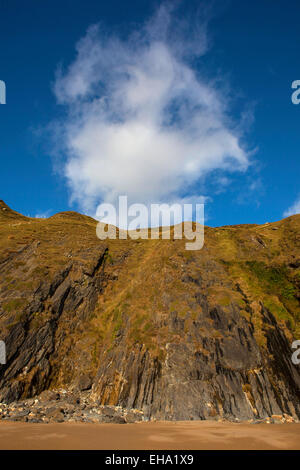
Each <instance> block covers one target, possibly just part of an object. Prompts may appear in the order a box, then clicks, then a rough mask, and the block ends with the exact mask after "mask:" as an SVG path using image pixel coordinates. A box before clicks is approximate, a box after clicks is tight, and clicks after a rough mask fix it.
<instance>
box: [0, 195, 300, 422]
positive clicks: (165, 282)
mask: <svg viewBox="0 0 300 470" xmlns="http://www.w3.org/2000/svg"><path fill="white" fill-rule="evenodd" d="M0 279H1V280H0V339H1V340H4V341H5V343H6V347H7V364H5V365H2V366H1V365H0V402H1V401H2V402H5V403H10V402H12V401H16V400H24V399H27V398H30V397H34V396H36V395H39V394H40V393H41V392H43V391H45V390H48V389H64V390H67V391H69V392H70V393H71V392H72V393H76V392H79V391H81V393H83V392H84V393H87V394H88V397H89V400H91V402H93V403H94V404H96V406H104V405H105V406H107V405H114V406H121V407H122V409H138V410H141V411H142V412H143V413H144V416H145V417H146V418H150V419H151V418H157V419H169V420H172V419H218V418H222V417H223V418H225V419H232V418H238V419H260V418H265V417H267V416H271V415H278V414H283V413H286V414H288V415H291V416H293V417H294V418H299V417H300V403H299V398H300V373H299V372H300V369H299V366H295V365H293V364H292V361H291V356H292V352H293V351H292V350H291V344H292V342H293V340H294V339H300V321H299V320H300V303H299V299H300V289H299V287H300V216H294V217H289V218H287V219H285V220H282V221H280V222H277V223H273V224H265V225H262V226H258V225H251V226H250V225H248V226H247V225H243V226H230V227H221V228H214V229H212V228H208V227H207V228H206V230H205V245H204V248H203V249H202V250H200V251H194V252H189V251H186V250H185V247H184V240H172V239H171V240H136V241H133V240H111V241H105V242H103V241H100V240H99V239H97V237H96V222H95V221H94V220H93V219H90V218H89V217H86V216H82V215H79V214H77V213H73V212H66V213H61V214H57V215H55V216H53V217H50V218H49V219H32V218H27V217H23V216H21V215H20V214H17V213H16V212H14V211H12V210H11V209H9V208H8V207H7V206H6V205H5V204H4V203H3V202H1V203H0Z"/></svg>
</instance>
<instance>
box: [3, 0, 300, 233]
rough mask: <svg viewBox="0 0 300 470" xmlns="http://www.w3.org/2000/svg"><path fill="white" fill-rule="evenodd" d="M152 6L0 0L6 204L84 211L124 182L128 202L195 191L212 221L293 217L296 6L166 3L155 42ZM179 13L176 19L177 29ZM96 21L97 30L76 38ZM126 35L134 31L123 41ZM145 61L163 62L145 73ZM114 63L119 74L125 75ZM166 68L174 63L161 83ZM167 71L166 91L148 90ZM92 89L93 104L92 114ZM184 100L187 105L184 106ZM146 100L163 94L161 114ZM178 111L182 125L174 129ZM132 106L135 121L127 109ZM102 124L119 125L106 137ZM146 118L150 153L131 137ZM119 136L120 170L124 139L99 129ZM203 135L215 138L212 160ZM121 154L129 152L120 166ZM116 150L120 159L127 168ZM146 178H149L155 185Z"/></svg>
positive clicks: (298, 73)
mask: <svg viewBox="0 0 300 470" xmlns="http://www.w3.org/2000/svg"><path fill="white" fill-rule="evenodd" d="M160 5H161V3H160V2H151V1H150V0H147V1H145V0H138V1H126V2H124V1H117V0H111V1H110V2H104V1H92V0H85V1H82V0H72V1H68V0H61V1H59V2H58V1H55V0H52V1H48V0H44V1H43V2H37V1H35V0H27V2H26V3H25V2H21V1H20V0H19V1H17V0H7V1H5V0H4V1H2V2H1V15H0V41H1V47H0V79H1V80H4V81H5V83H6V86H7V104H6V105H0V137H1V139H0V155H1V176H0V178H1V192H0V198H1V199H3V200H5V201H6V203H7V204H9V205H10V206H11V207H12V208H14V209H15V210H17V211H19V212H21V213H23V214H26V215H36V214H45V215H52V214H53V213H56V212H59V211H63V210H79V211H81V212H82V211H85V212H88V213H90V214H91V213H93V210H94V208H95V207H96V206H97V204H99V203H100V202H101V201H102V200H105V201H113V198H114V197H115V196H116V194H117V193H118V192H121V193H125V192H126V188H130V191H131V200H132V201H134V202H135V201H136V202H142V201H143V198H144V199H145V201H146V202H149V201H152V200H153V199H155V198H156V196H157V199H156V200H154V201H153V202H160V201H168V200H170V202H172V201H173V200H180V199H182V198H189V197H191V198H193V200H195V198H196V199H197V197H198V198H199V197H201V196H204V197H206V198H207V204H206V214H207V216H208V219H207V223H208V224H209V225H212V226H216V225H225V224H239V223H264V222H266V221H275V220H279V219H281V218H282V217H283V214H284V213H286V212H287V211H288V209H289V208H291V207H292V206H293V205H294V206H295V208H296V209H295V210H294V211H296V212H297V207H296V205H295V204H296V203H297V201H298V200H299V199H300V189H299V173H300V172H299V170H300V159H299V125H300V105H299V106H295V105H293V104H292V102H291V94H292V89H291V84H292V82H293V81H294V80H297V79H300V63H299V52H300V41H299V39H300V31H299V13H300V4H299V3H298V2H296V1H291V0H290V1H283V0H277V1H276V2H274V1H272V0H259V1H258V0H257V1H253V0H252V1H248V0H243V1H242V2H241V1H240V0H231V1H227V2H224V1H221V0H220V1H218V0H217V1H215V2H208V1H207V2H203V7H206V8H203V9H201V11H200V13H199V15H198V16H197V15H195V12H196V7H197V6H198V5H199V1H193V0H189V1H185V2H179V7H178V9H177V10H176V9H175V11H173V12H171V13H170V15H169V16H168V19H169V20H170V23H171V33H170V34H169V33H168V32H166V33H165V36H164V35H162V33H161V32H160V31H158V32H157V28H156V26H155V25H157V24H158V25H160V23H159V21H156V20H153V21H152V23H151V21H150V23H149V18H151V17H152V18H153V15H155V11H157V9H158V8H159V6H160ZM207 7H209V8H207ZM195 18H198V19H197V21H198V23H197V21H195ZM182 19H184V21H185V24H183V27H182V30H181V29H180V30H178V20H182ZM155 21H156V22H155ZM99 22H100V23H101V26H100V29H98V30H91V29H90V30H89V32H88V33H87V30H88V28H90V27H91V25H95V24H97V23H99ZM147 22H148V23H147ZM189 22H192V23H193V24H192V25H191V28H189V27H186V26H187V25H188V26H189ZM145 23H146V24H147V25H148V33H147V34H149V36H147V39H146V40H144V33H143V31H144V30H143V29H142V28H143V25H145ZM162 23H163V21H162ZM149 24H150V26H149ZM172 25H173V26H172ZM184 26H185V28H184ZM155 28H156V29H155ZM176 28H177V29H176ZM158 29H159V28H158ZM134 31H138V32H139V33H140V34H139V35H138V36H137V37H134V39H131V40H130V41H131V42H128V37H130V35H131V34H132V33H133V32H134ZM149 31H150V32H149ZM177 32H178V34H177ZM113 37H114V38H115V40H116V41H117V42H116V44H117V45H116V44H115V45H113V44H112V43H113V42H114V40H113ZM83 38H85V39H83ZM116 38H117V39H116ZM174 38H175V41H174ZM80 40H81V42H80V43H78V41H80ZM143 41H144V42H143ZM141 43H142V44H141ZM174 43H176V47H175V46H174ZM157 44H158V45H159V44H160V46H157ZM76 45H77V46H76ZM76 47H77V51H78V50H79V51H80V54H81V55H79V56H78V54H77V53H76ZM174 47H175V48H174ZM197 48H199V51H197V54H195V51H196V49H197ZM150 49H151V51H152V52H151V54H150V55H149V54H148V52H147V51H149V50H150ZM90 50H93V51H97V54H99V57H98V58H97V61H96V63H93V64H92V66H93V67H92V68H91V73H90V75H88V74H87V72H84V73H82V70H83V68H84V67H86V70H87V69H88V68H89V67H90V66H91V61H93V57H92V56H91V54H90ZM106 53H107V56H106V55H105V54H106ZM114 54H115V55H114ZM111 56H113V59H112V58H111ZM151 60H154V61H155V60H156V61H159V60H162V62H163V65H162V68H161V69H159V70H157V71H155V74H156V75H154V72H153V67H154V68H155V67H156V62H154V66H153V64H152V62H151ZM105 61H106V62H105ZM128 63H130V72H129V74H130V73H131V71H132V70H133V72H132V76H131V78H130V80H129V81H128V80H127V81H126V79H125V78H124V77H123V75H126V74H127V75H126V76H128V71H126V74H125V71H124V68H125V67H126V66H127V64H128ZM141 63H142V65H141ZM166 63H167V64H168V65H170V64H171V65H172V66H173V64H174V63H176V74H175V75H176V77H175V78H174V76H173V75H174V74H173V72H172V73H171V72H170V68H169V67H168V68H166ZM150 64H152V68H151V67H150ZM171 65H170V66H171ZM59 69H60V70H61V72H60V74H58V72H57V71H58V70H59ZM120 69H121V70H120ZM160 70H161V72H160ZM147 71H149V76H148V75H147V73H148V72H147ZM169 72H170V74H171V75H170V76H169V75H168V74H169ZM185 72H186V73H185ZM159 73H161V76H159V77H158V75H157V74H159ZM191 73H192V74H193V77H194V78H193V80H191V79H190V75H191ZM183 75H184V77H185V78H183V81H185V85H186V89H185V92H184V95H182V94H178V91H176V93H177V94H176V93H175V92H174V88H172V87H174V86H175V87H177V88H176V90H177V89H178V86H179V85H180V77H182V76H183ZM141 76H142V78H140V77H141ZM137 77H139V78H137ZM168 77H169V78H170V77H171V78H170V79H172V80H173V82H172V83H175V85H170V87H171V88H168V89H167V91H165V90H164V89H163V91H161V90H162V87H164V85H165V81H166V80H167V79H168ZM178 77H179V78H178ZM78 80H81V81H83V83H81V81H80V87H81V88H80V87H79V88H78V86H79V85H78V83H79V81H78ZM139 80H140V81H139ZM148 83H150V84H151V86H152V85H153V83H154V85H153V86H154V89H155V93H154V95H155V96H157V97H158V103H154V104H155V107H153V106H154V105H153V106H152V100H151V103H150V104H149V103H148V101H145V100H146V99H147V97H145V90H147V86H148ZM134 84H137V86H140V87H141V93H140V94H139V95H137V91H136V88H135V89H134V91H132V90H131V88H132V87H133V88H134V86H133V85H134ZM112 85H115V87H114V88H112ZM119 85H120V89H122V90H126V93H127V92H128V96H129V95H130V97H129V98H128V100H129V101H128V100H127V101H124V100H122V106H124V109H125V108H126V109H125V111H124V110H123V111H122V113H121V111H120V113H119V111H118V109H116V108H115V107H114V106H118V105H116V104H115V105H114V106H113V105H111V103H119V101H118V99H119V97H118V96H117V91H116V89H115V88H116V87H117V86H119ZM76 87H77V88H76ZM82 87H83V88H82ZM155 87H157V88H155ZM70 90H73V92H72V94H71V92H70ZM160 93H161V94H160ZM180 93H181V92H180ZM105 94H107V97H108V99H107V102H106V103H105V109H103V106H104V105H103V106H102V105H101V108H99V107H98V106H99V99H100V98H101V97H103V96H104V95H105ZM141 95H142V98H141ZM170 96H171V97H172V98H170ZM194 97H195V99H196V101H197V100H198V101H199V103H200V104H199V109H197V110H195V109H194V108H193V98H194ZM211 97H212V98H211ZM140 98H141V99H142V101H141V105H140V104H138V105H137V104H136V100H137V99H140ZM159 99H161V100H164V99H166V100H169V101H167V102H168V104H169V105H170V106H169V108H170V109H169V111H168V114H166V110H165V109H164V110H163V111H162V105H161V102H160V101H159ZM209 100H211V102H210V101H209ZM154 101H155V100H154ZM208 101H209V103H208ZM144 103H146V104H145V106H143V104H144ZM182 103H183V104H184V105H185V109H186V110H187V111H185V114H184V113H183V114H182V116H183V118H184V119H185V122H184V123H183V122H182V123H181V124H180V123H178V122H179V121H176V120H177V111H176V110H177V108H178V107H179V108H180V106H181V104H182ZM176 106H177V107H176ZM145 110H146V111H147V112H146V111H145ZM170 110H171V111H170ZM180 110H181V108H180ZM148 111H149V112H148ZM180 112H181V111H180ZM99 113H100V114H101V113H102V114H101V116H100V117H99ZM189 113H192V114H193V121H192V124H191V125H190V126H189V127H187V124H186V121H188V116H189V115H190V114H189ZM206 113H207V115H208V116H209V119H208V121H209V126H210V127H209V126H208V129H207V132H206V133H205V132H204V131H203V132H201V133H200V134H199V132H198V131H197V132H196V131H195V129H194V127H195V125H196V124H195V123H197V122H198V123H199V126H200V127H201V126H202V127H201V128H203V127H205V126H206V120H205V119H204V120H203V115H204V116H206ZM132 114H134V115H135V116H136V121H134V120H132V119H131V118H129V117H128V116H129V115H132ZM166 116H168V119H169V121H168V126H166V124H165V120H166ZM170 116H171V118H170ZM182 116H181V117H182ZM214 118H216V121H217V124H216V123H215V122H213V121H214ZM130 119H131V120H130ZM116 121H117V122H118V123H120V122H122V125H120V126H118V128H117V129H118V130H117V133H116V134H114V132H115V130H116V127H114V126H115V123H116ZM124 121H125V122H124ZM158 121H159V123H160V124H159V125H158V124H157V123H158ZM162 121H164V122H163V124H162ZM83 123H87V125H86V126H85V127H84V126H83ZM139 123H142V128H141V129H140V128H139V127H138V129H137V127H136V126H137V124H139ZM148 124H149V129H150V130H151V136H153V138H152V141H151V142H153V148H152V145H151V146H150V147H151V148H150V150H149V145H146V144H145V142H147V138H146V137H145V138H144V139H142V143H141V146H140V147H139V148H138V149H137V148H136V140H138V139H134V136H135V135H137V136H138V138H139V136H140V135H142V136H144V133H146V134H147V130H148V128H147V126H148ZM83 127H84V130H83ZM216 127H217V128H218V132H216V131H215V129H216ZM212 129H213V134H212ZM111 132H112V133H111ZM128 132H129V134H128ZM124 133H125V134H126V135H129V139H127V140H126V142H128V148H127V147H126V153H124V155H123V154H122V162H123V163H124V162H125V163H124V166H120V161H119V160H118V157H117V156H116V152H117V155H118V152H119V153H120V152H121V153H122V152H125V150H124V145H123V144H122V145H121V148H117V149H116V148H115V146H114V147H113V148H112V144H111V141H109V144H107V142H108V140H109V136H111V135H116V136H117V141H118V142H123V140H122V139H123V136H124ZM99 134H101V139H100V138H99ZM211 135H212V138H211V139H210V140H209V139H208V136H210V137H211ZM203 136H204V137H203ZM220 136H221V137H220ZM131 139H133V141H134V142H132V141H131ZM180 139H181V140H180ZM235 139H236V140H235ZM87 140H88V144H87ZM143 142H144V144H143ZM215 142H217V143H218V145H219V146H222V145H224V154H222V152H221V153H220V150H219V147H218V149H217V150H216V149H215V145H214V144H215ZM237 142H238V144H237ZM90 144H91V145H90ZM92 144H93V145H92ZM181 144H182V145H181ZM143 145H145V148H144V147H143ZM236 145H238V147H236ZM233 147H234V149H233V150H232V152H231V149H232V148H233ZM177 148H181V150H180V151H178V152H179V153H178V155H177V153H176V151H177ZM198 149H199V152H200V153H201V155H202V157H201V161H200V160H199V159H198V157H197V151H198ZM144 150H145V151H144ZM164 151H165V152H166V154H165V155H166V156H165V157H164V158H162V157H161V155H164ZM105 152H106V154H105V159H104V160H103V158H104V157H103V153H105ZM139 152H140V153H142V154H143V156H142V157H140V153H139ZM151 152H153V158H152V155H151ZM172 152H175V153H176V155H175V156H173V153H172ZM230 152H231V154H230ZM98 154H99V155H98ZM132 154H133V155H135V156H138V157H136V158H139V160H138V161H137V160H132V158H133V157H132ZM227 154H228V155H229V154H230V155H229V156H230V162H229V161H228V160H227V157H228V155H227ZM78 155H79V156H80V160H78V159H79V157H78ZM187 155H188V156H189V155H192V156H191V157H187ZM98 157H99V158H98ZM127 157H128V158H129V161H130V162H132V161H133V166H132V169H131V172H129V171H128V161H126V158H127ZM143 158H144V160H143ZM188 158H190V161H189V162H188V163H189V168H188V169H186V168H185V165H186V162H187V159H188ZM95 159H96V160H97V159H98V160H97V162H96V163H95ZM124 159H125V160H124ZM168 159H169V160H168ZM150 160H151V165H150V163H149V162H150ZM162 160H163V163H162ZM123 163H122V164H123ZM148 163H149V165H148ZM85 165H86V166H85ZM94 170H97V171H94ZM156 172H157V173H156ZM158 173H159V174H160V175H162V176H161V177H160V178H158V179H157V181H156V175H158ZM83 175H84V177H83ZM168 175H169V176H170V177H168ZM147 179H148V180H149V181H151V184H150V183H149V187H148V186H147V184H148V182H147ZM132 187H134V188H137V189H135V190H134V191H133V190H132ZM162 187H163V188H165V189H164V191H162V190H161V188H162ZM143 191H144V192H143ZM135 197H136V199H135ZM168 198H169V199H168ZM170 198H171V199H170ZM172 198H173V199H172ZM299 206H300V204H299ZM298 212H299V209H298Z"/></svg>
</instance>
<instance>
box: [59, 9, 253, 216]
mask: <svg viewBox="0 0 300 470" xmlns="http://www.w3.org/2000/svg"><path fill="white" fill-rule="evenodd" d="M174 21H175V19H174V15H173V13H172V11H171V8H170V7H168V6H166V5H165V6H162V7H160V8H159V10H158V11H157V12H156V14H155V15H154V17H153V18H152V19H151V20H150V21H149V22H148V23H147V24H146V25H144V26H143V27H141V28H140V30H137V31H135V32H134V33H133V34H131V36H130V37H129V38H127V39H126V40H124V39H120V38H119V37H117V36H116V35H112V34H109V33H108V32H107V31H106V30H105V29H104V28H103V27H101V26H99V25H94V26H91V27H90V28H89V29H88V31H87V34H86V35H85V37H83V38H82V39H81V40H80V41H79V42H78V44H77V46H76V51H77V55H76V58H75V60H74V62H73V63H72V64H70V66H69V67H68V69H67V70H65V71H64V70H60V71H59V72H58V74H57V78H56V82H55V86H54V92H55V95H56V98H57V101H58V103H60V104H61V105H63V106H65V108H66V116H65V119H64V120H63V121H61V122H60V123H59V124H58V123H57V125H56V135H55V138H56V142H58V144H59V150H60V151H61V152H64V154H65V155H66V161H64V163H63V168H62V171H63V174H64V176H65V177H66V178H67V180H68V184H69V187H70V189H71V193H72V200H73V201H77V202H78V203H79V205H80V206H81V208H82V209H83V210H85V211H88V212H93V211H95V209H96V206H97V205H98V204H99V203H100V202H102V201H105V202H114V201H115V200H116V198H117V196H118V195H119V194H126V195H127V196H128V198H129V202H130V201H134V202H144V203H149V202H150V201H153V202H161V201H167V202H170V203H172V202H173V201H178V199H180V198H181V197H185V198H186V197H192V198H194V197H197V196H200V194H198V193H197V191H196V190H195V187H197V182H198V181H200V180H201V179H203V178H204V177H205V176H206V175H208V174H209V173H211V172H213V171H215V170H222V171H224V172H228V171H244V170H245V169H246V168H247V167H248V164H249V161H248V160H249V156H248V154H247V152H246V151H245V150H244V149H243V148H242V146H241V144H240V137H241V136H240V135H239V134H240V131H237V129H234V128H233V126H232V123H231V122H230V120H229V118H228V116H229V115H230V113H229V110H228V106H227V103H226V99H225V97H224V95H222V94H221V93H219V92H218V89H217V85H216V84H214V83H211V82H209V81H208V80H207V79H205V78H204V76H201V74H199V71H198V70H199V68H198V67H196V66H195V63H196V62H197V61H199V60H201V57H202V56H203V55H204V54H205V53H206V52H207V44H208V40H207V33H206V26H207V21H206V20H205V19H202V20H201V21H199V18H198V20H197V21H196V22H195V23H194V24H193V25H192V24H191V23H189V24H185V23H184V22H180V23H178V22H176V24H175V23H174ZM187 28H188V29H189V31H187ZM174 29H175V34H174ZM224 178H225V176H224ZM224 181H225V179H224ZM226 181H227V179H226ZM195 191H196V193H195ZM200 191H201V190H200V189H199V187H198V192H200Z"/></svg>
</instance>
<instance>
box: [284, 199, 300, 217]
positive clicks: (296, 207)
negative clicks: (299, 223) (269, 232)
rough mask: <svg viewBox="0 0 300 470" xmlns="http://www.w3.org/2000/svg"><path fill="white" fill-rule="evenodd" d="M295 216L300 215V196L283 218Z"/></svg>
mask: <svg viewBox="0 0 300 470" xmlns="http://www.w3.org/2000/svg"><path fill="white" fill-rule="evenodd" d="M294 214H300V196H299V198H298V199H297V200H296V201H295V202H294V204H293V205H292V206H291V207H290V208H289V209H287V210H286V211H285V212H284V213H283V217H289V216H290V215H294Z"/></svg>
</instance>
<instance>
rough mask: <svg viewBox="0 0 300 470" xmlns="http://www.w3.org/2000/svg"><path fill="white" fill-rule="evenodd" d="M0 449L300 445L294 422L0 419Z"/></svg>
mask: <svg viewBox="0 0 300 470" xmlns="http://www.w3.org/2000/svg"><path fill="white" fill-rule="evenodd" d="M0 449H1V450H17V449H18V450H35V449H40V450H54V449H55V450H74V449H75V450H76V449H86V450H91V449H93V450H94V449H96V450H97V449H104V450H105V449H109V450H141V449H145V450H161V449H165V450H180V449H182V450H229V449H232V450H238V449H239V450H252V449H253V450H272V449H274V450H275V449H286V450H287V449H298V450H299V449H300V424H254V425H253V424H247V423H245V424H244V423H237V424H235V423H215V422H211V421H191V422H150V423H138V424H127V425H119V424H81V423H61V424H31V423H15V422H1V423H0Z"/></svg>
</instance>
